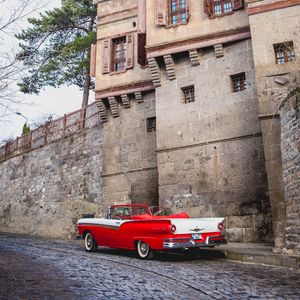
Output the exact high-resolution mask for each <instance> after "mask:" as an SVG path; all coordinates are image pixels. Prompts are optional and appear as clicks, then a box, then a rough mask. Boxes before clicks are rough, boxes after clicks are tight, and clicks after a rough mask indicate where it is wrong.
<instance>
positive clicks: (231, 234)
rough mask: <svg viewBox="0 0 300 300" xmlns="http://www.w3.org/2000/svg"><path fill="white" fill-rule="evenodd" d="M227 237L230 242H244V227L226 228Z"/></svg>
mask: <svg viewBox="0 0 300 300" xmlns="http://www.w3.org/2000/svg"><path fill="white" fill-rule="evenodd" d="M226 239H227V240H228V241H230V242H243V241H244V236H243V229H242V228H229V229H226Z"/></svg>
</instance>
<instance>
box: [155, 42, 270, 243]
mask: <svg viewBox="0 0 300 300" xmlns="http://www.w3.org/2000/svg"><path fill="white" fill-rule="evenodd" d="M173 59H174V72H175V76H176V80H171V81H170V80H168V77H167V74H166V73H167V72H166V70H165V69H163V68H162V67H161V68H162V76H161V79H162V85H161V87H157V88H156V112H157V123H158V128H157V130H158V131H157V148H158V150H157V151H158V172H159V196H160V203H161V204H164V205H167V206H171V207H172V208H173V209H175V210H186V211H188V212H189V213H190V214H191V215H192V216H208V217H210V216H226V217H227V228H228V230H227V233H228V239H229V240H230V241H236V242H237V241H238V242H242V241H244V242H259V241H271V240H272V233H271V231H272V230H271V227H272V223H271V220H270V207H269V201H268V196H267V179H266V170H265V159H264V153H263V144H262V138H261V128H260V123H259V120H258V118H257V117H258V101H257V95H256V86H255V78H254V67H253V60H252V47H251V41H250V40H245V41H242V42H236V43H231V44H229V45H226V46H224V56H223V57H221V58H216V57H215V52H214V50H213V48H207V49H202V51H201V58H200V65H198V66H191V65H190V61H189V57H188V54H187V53H180V54H177V55H174V56H173ZM241 72H245V74H246V84H247V88H246V90H244V91H241V92H236V93H234V92H232V86H231V79H230V76H231V75H234V74H239V73H241ZM190 85H194V88H195V101H194V102H191V103H184V102H183V99H182V98H183V96H182V91H181V88H182V87H185V86H190Z"/></svg>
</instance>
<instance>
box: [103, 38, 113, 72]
mask: <svg viewBox="0 0 300 300" xmlns="http://www.w3.org/2000/svg"><path fill="white" fill-rule="evenodd" d="M110 55H111V40H110V39H107V40H104V41H103V56H102V62H103V65H102V73H103V74H107V73H109V72H110V64H111V61H110Z"/></svg>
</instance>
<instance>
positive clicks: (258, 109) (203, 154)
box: [92, 0, 300, 250]
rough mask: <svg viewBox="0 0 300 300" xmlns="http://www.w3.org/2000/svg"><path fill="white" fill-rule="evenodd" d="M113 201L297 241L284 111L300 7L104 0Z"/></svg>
mask: <svg viewBox="0 0 300 300" xmlns="http://www.w3.org/2000/svg"><path fill="white" fill-rule="evenodd" d="M94 3H95V4H97V6H98V29H97V44H96V45H95V46H94V47H93V51H92V58H93V59H92V73H94V74H93V75H94V76H95V80H96V86H95V95H96V96H95V97H96V102H97V105H98V108H99V111H100V116H101V119H102V121H103V136H104V142H103V165H102V182H103V198H104V199H103V201H104V203H105V204H107V205H108V204H111V203H119V202H148V203H151V204H158V203H159V204H160V205H167V206H170V207H172V208H173V210H187V211H188V212H189V213H190V214H191V215H192V216H199V215H201V216H221V215H222V216H226V220H227V228H228V230H227V234H228V238H229V239H230V240H231V241H243V242H259V241H275V246H276V249H279V250H281V249H283V248H284V247H285V244H286V235H285V227H286V203H285V198H284V185H283V177H282V159H281V151H280V130H281V129H280V119H279V113H278V108H279V105H280V103H281V101H282V100H283V99H284V98H285V97H286V95H287V93H288V92H289V91H290V90H291V89H292V88H294V87H295V86H296V85H297V83H299V74H298V73H297V71H298V70H299V64H298V66H297V62H298V61H299V57H300V55H299V54H298V55H297V53H300V44H299V41H300V37H299V28H300V27H299V26H300V24H299V20H300V5H299V4H300V1H298V0H290V1H287V0H249V1H242V0H201V1H199V0H153V1H150V0H148V1H146V0H98V1H97V0H94Z"/></svg>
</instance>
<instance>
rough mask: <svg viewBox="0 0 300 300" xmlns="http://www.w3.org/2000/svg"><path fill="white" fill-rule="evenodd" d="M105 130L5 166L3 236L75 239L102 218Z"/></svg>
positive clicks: (0, 200)
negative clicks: (85, 224) (90, 217)
mask: <svg viewBox="0 0 300 300" xmlns="http://www.w3.org/2000/svg"><path fill="white" fill-rule="evenodd" d="M102 133H103V132H102V125H98V126H96V127H93V128H90V129H85V130H81V131H79V132H77V133H76V134H73V135H71V136H68V137H66V138H63V139H61V140H59V141H56V142H53V143H50V144H48V145H46V146H44V147H42V148H39V149H37V150H34V151H31V152H28V153H26V154H23V155H20V156H17V157H14V158H12V159H10V160H8V161H5V162H3V163H1V164H0V178H1V181H0V230H1V231H9V232H17V233H26V234H32V235H42V236H52V237H61V238H71V237H73V236H74V234H75V233H76V221H77V220H78V218H80V217H81V216H82V214H83V213H93V214H95V213H96V214H101V212H102V190H101V164H102V144H103V136H102Z"/></svg>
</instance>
